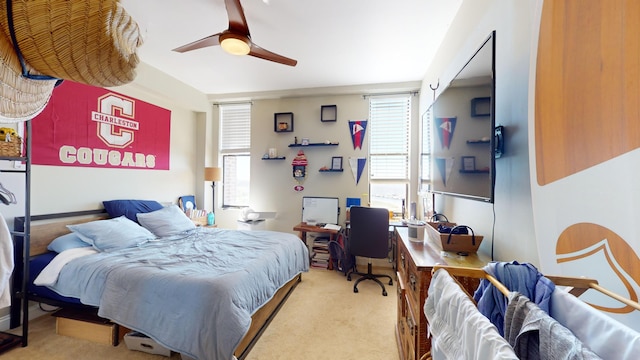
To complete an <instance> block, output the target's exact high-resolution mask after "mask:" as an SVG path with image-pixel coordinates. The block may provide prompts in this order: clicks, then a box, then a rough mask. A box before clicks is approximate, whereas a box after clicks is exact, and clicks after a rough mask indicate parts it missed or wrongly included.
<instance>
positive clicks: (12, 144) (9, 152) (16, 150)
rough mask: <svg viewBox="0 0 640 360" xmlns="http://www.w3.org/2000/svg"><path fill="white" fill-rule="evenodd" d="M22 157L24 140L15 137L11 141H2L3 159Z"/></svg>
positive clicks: (0, 149) (0, 152) (0, 142)
mask: <svg viewBox="0 0 640 360" xmlns="http://www.w3.org/2000/svg"><path fill="white" fill-rule="evenodd" d="M21 155H22V139H21V138H20V137H19V136H13V137H12V138H11V141H1V140H0V156H3V157H19V156H21Z"/></svg>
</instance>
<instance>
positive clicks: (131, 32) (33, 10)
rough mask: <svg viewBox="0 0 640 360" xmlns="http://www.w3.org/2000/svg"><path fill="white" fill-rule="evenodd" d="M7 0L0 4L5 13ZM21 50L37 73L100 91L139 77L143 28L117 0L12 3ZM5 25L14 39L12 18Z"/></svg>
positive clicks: (0, 17)
mask: <svg viewBox="0 0 640 360" xmlns="http://www.w3.org/2000/svg"><path fill="white" fill-rule="evenodd" d="M6 1H7V0H0V6H3V8H5V9H6V6H7V3H6ZM11 6H12V13H13V24H14V26H13V29H14V31H15V35H16V40H17V45H18V47H19V50H20V52H21V53H22V55H23V56H24V59H25V61H26V62H27V64H28V65H29V66H30V67H31V68H33V69H34V70H36V71H37V72H39V73H41V74H44V75H49V76H53V77H57V78H60V79H67V80H72V81H76V82H80V83H84V84H89V85H95V86H116V85H122V84H126V83H129V82H131V81H133V79H134V78H135V68H136V66H137V65H138V63H139V59H138V55H137V53H136V51H137V48H138V47H139V46H140V45H141V44H142V37H141V34H140V30H139V28H138V24H137V23H136V22H135V21H134V19H133V18H132V17H131V16H129V14H128V13H127V12H126V10H125V9H124V8H122V6H121V5H120V3H119V2H118V1H117V0H99V1H98V0H75V1H69V0H28V1H27V0H11ZM0 23H1V26H2V30H3V31H4V34H5V35H6V36H9V35H10V29H9V25H8V24H9V22H8V15H7V12H6V11H2V12H0Z"/></svg>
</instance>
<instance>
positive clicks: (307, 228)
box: [293, 222, 340, 270]
mask: <svg viewBox="0 0 640 360" xmlns="http://www.w3.org/2000/svg"><path fill="white" fill-rule="evenodd" d="M293 230H294V231H299V232H300V235H299V236H300V240H302V242H303V243H304V244H305V245H306V246H307V247H309V244H307V233H308V232H313V233H320V234H329V241H331V240H335V237H336V234H338V232H339V231H340V230H332V229H325V228H323V227H320V226H315V225H307V223H304V222H301V223H300V224H298V225H296V226H294V227H293ZM311 245H312V247H313V244H311ZM309 260H311V261H313V255H312V251H311V249H309ZM327 269H329V270H333V266H332V265H331V258H329V263H328V264H327Z"/></svg>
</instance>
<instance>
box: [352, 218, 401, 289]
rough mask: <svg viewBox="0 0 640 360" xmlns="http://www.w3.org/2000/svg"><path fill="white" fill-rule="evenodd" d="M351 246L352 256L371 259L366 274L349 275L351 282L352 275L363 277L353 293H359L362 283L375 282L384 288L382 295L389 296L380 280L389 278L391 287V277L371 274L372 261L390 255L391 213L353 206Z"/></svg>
mask: <svg viewBox="0 0 640 360" xmlns="http://www.w3.org/2000/svg"><path fill="white" fill-rule="evenodd" d="M349 246H350V250H351V254H352V255H355V256H362V257H367V258H369V262H368V264H367V272H366V273H360V272H358V271H357V270H352V271H351V272H349V273H348V274H347V280H349V281H351V274H356V275H360V276H361V277H360V278H359V279H358V280H356V283H355V284H353V292H355V293H357V292H358V284H359V283H360V281H362V280H373V281H375V282H377V283H378V284H379V285H380V286H381V287H382V295H384V296H387V290H386V289H385V288H384V285H383V284H382V282H381V281H380V280H378V278H380V277H385V278H389V285H393V280H392V279H391V276H389V275H383V274H373V273H371V259H372V258H376V259H383V258H386V257H387V256H388V255H389V211H388V210H387V209H382V208H371V207H362V206H352V207H351V210H350V229H349Z"/></svg>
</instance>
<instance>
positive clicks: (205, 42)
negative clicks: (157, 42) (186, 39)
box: [173, 33, 222, 53]
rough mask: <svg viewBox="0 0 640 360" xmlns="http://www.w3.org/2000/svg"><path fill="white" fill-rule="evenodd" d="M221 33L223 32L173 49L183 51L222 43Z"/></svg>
mask: <svg viewBox="0 0 640 360" xmlns="http://www.w3.org/2000/svg"><path fill="white" fill-rule="evenodd" d="M220 34H222V33H217V34H214V35H210V36H207V37H205V38H202V39H200V40H196V41H194V42H192V43H189V44H187V45H182V46H180V47H177V48H175V49H173V51H175V52H179V53H183V52H187V51H191V50H196V49H201V48H204V47H208V46H216V45H220Z"/></svg>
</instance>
